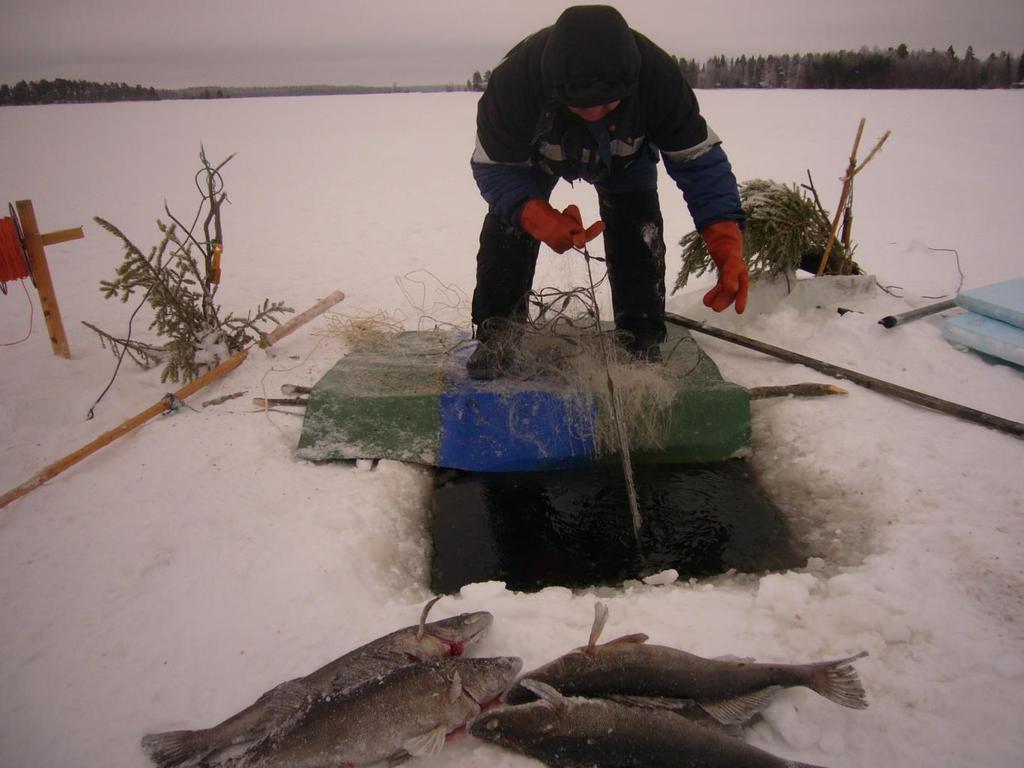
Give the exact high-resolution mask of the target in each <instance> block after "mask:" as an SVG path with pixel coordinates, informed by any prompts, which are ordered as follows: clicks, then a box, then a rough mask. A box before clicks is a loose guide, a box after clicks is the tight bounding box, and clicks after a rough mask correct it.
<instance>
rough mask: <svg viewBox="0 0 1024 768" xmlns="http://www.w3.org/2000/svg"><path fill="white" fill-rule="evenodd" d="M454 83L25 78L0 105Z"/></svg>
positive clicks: (4, 92)
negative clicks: (156, 83)
mask: <svg viewBox="0 0 1024 768" xmlns="http://www.w3.org/2000/svg"><path fill="white" fill-rule="evenodd" d="M458 90H462V88H461V87H459V86H453V85H416V86H398V85H393V86H390V87H387V86H363V85H293V86H256V87H228V86H197V87H193V88H159V89H158V88H145V87H143V86H141V85H134V86H132V85H127V84H125V83H93V82H89V81H87V80H65V79H64V78H60V77H58V78H57V79H56V80H33V81H32V82H25V81H24V80H22V81H20V82H18V83H16V84H15V85H13V86H11V85H7V84H6V83H5V84H3V85H0V106H10V105H19V104H76V103H86V102H101V101H160V100H161V99H232V98H235V99H239V98H255V97H261V96H336V95H341V94H353V93H409V92H413V91H416V92H433V91H458Z"/></svg>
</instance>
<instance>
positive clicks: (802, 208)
mask: <svg viewBox="0 0 1024 768" xmlns="http://www.w3.org/2000/svg"><path fill="white" fill-rule="evenodd" d="M809 177H810V174H808V178H809ZM804 189H805V190H806V189H807V188H806V187H804ZM810 191H811V195H812V197H813V199H811V198H809V197H808V194H807V193H806V192H805V191H802V190H801V188H800V187H798V186H797V185H796V184H793V185H786V184H781V183H779V182H776V181H771V180H767V179H752V180H751V181H748V182H745V183H743V184H741V185H740V188H739V192H740V203H741V205H742V207H743V212H744V214H745V215H746V219H747V221H746V227H745V230H744V236H743V255H744V259H745V260H746V262H747V268H748V269H749V271H750V274H751V276H752V277H756V276H759V275H763V274H768V275H773V276H774V275H779V274H784V273H787V272H791V271H794V270H796V269H798V268H800V267H801V265H802V263H804V261H805V260H806V259H808V258H810V257H812V256H814V255H816V256H817V257H818V259H819V260H820V258H821V255H822V254H823V253H824V252H825V246H826V244H827V243H828V241H829V234H830V231H831V220H830V217H829V215H828V212H827V211H826V210H825V209H824V207H823V206H822V205H821V201H820V200H819V199H818V195H817V192H816V191H815V190H814V189H813V181H812V182H811V188H810ZM680 245H681V246H682V249H683V253H682V256H683V264H682V267H681V268H680V270H679V275H678V277H677V278H676V282H675V285H674V286H673V289H672V291H673V293H674V292H675V291H678V290H679V289H680V288H683V287H684V286H685V285H686V283H687V282H688V280H689V278H690V277H691V276H696V277H699V276H701V275H703V274H704V273H705V272H707V271H708V270H709V269H711V268H712V267H713V263H712V261H711V257H710V255H709V254H708V250H707V246H706V245H705V243H704V239H703V238H702V237H701V236H700V233H698V232H690V233H689V234H687V235H685V236H684V237H683V238H682V240H680ZM852 250H853V249H852V248H851V249H849V252H850V253H852ZM848 255H849V254H848V253H847V250H846V249H844V248H843V247H842V245H841V244H836V245H835V246H834V249H833V253H832V254H831V257H830V259H829V265H830V266H832V265H835V268H836V271H835V272H834V273H835V274H838V269H839V266H840V265H841V264H842V262H843V260H845V259H846V258H847V257H848Z"/></svg>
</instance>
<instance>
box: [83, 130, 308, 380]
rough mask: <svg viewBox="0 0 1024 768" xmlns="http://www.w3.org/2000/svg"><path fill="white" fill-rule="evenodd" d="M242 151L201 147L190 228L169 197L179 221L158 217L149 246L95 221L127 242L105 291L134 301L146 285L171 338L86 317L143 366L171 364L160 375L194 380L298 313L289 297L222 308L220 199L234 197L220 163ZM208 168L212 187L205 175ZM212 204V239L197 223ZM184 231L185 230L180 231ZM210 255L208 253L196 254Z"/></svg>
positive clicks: (156, 317) (103, 284) (156, 320)
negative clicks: (238, 311)
mask: <svg viewBox="0 0 1024 768" xmlns="http://www.w3.org/2000/svg"><path fill="white" fill-rule="evenodd" d="M232 157H234V155H231V156H229V157H228V159H227V160H224V161H223V162H221V163H220V164H218V165H216V166H213V165H211V164H210V163H209V161H208V160H207V159H206V154H205V150H201V152H200V160H201V163H202V166H203V167H202V168H201V169H200V171H199V172H198V173H197V174H196V185H197V187H198V188H199V191H200V194H201V195H202V197H203V200H202V203H201V204H200V206H199V211H198V212H197V214H196V217H195V220H194V222H193V226H192V227H191V228H186V227H185V226H184V225H183V224H182V223H181V221H180V220H179V219H178V218H177V217H176V216H174V214H173V213H171V211H170V209H169V207H168V206H167V203H166V202H165V203H164V210H165V212H166V213H167V216H168V218H169V219H170V220H171V222H172V223H171V224H167V223H165V222H164V221H161V220H160V219H157V222H156V224H157V229H158V230H159V232H160V235H161V237H160V241H159V242H158V243H157V245H155V246H153V248H151V249H150V251H149V253H148V255H147V254H145V253H143V251H142V249H140V248H139V247H138V246H137V245H135V244H134V243H133V242H132V241H131V240H130V239H129V238H128V236H127V235H125V233H124V232H123V231H121V230H120V229H119V228H118V227H116V226H115V225H113V224H111V223H110V222H109V221H107V220H106V219H102V218H100V217H98V216H97V217H96V219H95V221H96V223H97V224H99V226H100V227H102V228H103V229H104V230H106V231H107V232H109V233H110V234H111V235H113V236H114V237H116V238H117V239H118V240H120V241H121V245H122V248H123V250H124V258H123V260H122V262H121V264H119V265H118V267H117V269H116V270H115V277H114V278H113V279H111V280H101V281H100V292H101V293H102V294H103V297H104V298H107V299H110V298H114V297H115V296H116V297H118V298H120V299H121V301H122V302H127V301H128V298H129V297H130V296H132V295H133V294H134V293H135V291H137V290H141V291H145V298H144V302H145V303H147V304H148V305H149V307H150V309H151V310H152V313H153V314H152V319H151V321H150V324H149V330H150V331H152V332H153V333H155V334H156V336H157V337H159V338H160V339H162V340H163V342H162V343H161V344H155V343H148V342H141V341H138V340H135V339H131V338H130V335H129V338H126V339H121V338H118V337H116V336H114V335H113V334H110V333H108V332H106V331H103V330H102V329H100V328H97V327H96V326H94V325H90V324H88V323H86V326H87V327H89V328H90V329H92V330H93V331H94V332H95V333H96V334H97V335H98V336H99V338H100V344H101V345H102V346H103V347H104V348H106V347H108V345H109V348H110V349H111V350H112V351H113V352H114V354H115V356H119V355H120V354H121V352H122V351H123V352H125V353H126V354H127V355H128V356H130V357H131V358H132V360H134V361H135V363H136V364H138V365H139V366H141V367H143V368H150V367H153V366H154V365H156V364H158V363H163V364H164V369H163V371H162V373H161V376H160V380H161V381H167V380H168V379H170V380H171V381H175V382H177V381H182V380H185V381H189V380H191V379H194V378H196V377H197V376H199V375H200V374H202V373H204V372H205V371H207V370H209V369H211V368H213V367H215V366H216V365H218V364H219V363H220V362H221V361H222V360H224V359H226V358H227V357H228V356H230V355H233V354H235V353H237V352H239V351H241V350H242V349H243V348H244V347H245V346H246V345H247V344H249V343H251V342H252V341H254V340H256V339H258V338H260V336H261V331H260V329H259V326H261V325H265V324H268V323H270V324H274V325H278V324H280V320H279V317H278V316H279V315H281V314H284V313H287V312H292V311H293V310H292V309H291V308H290V307H287V306H285V304H284V302H281V301H273V302H272V301H270V299H264V300H263V303H262V304H261V305H257V307H256V308H255V310H250V311H248V312H247V313H246V314H245V316H244V317H241V316H237V315H235V314H233V313H229V314H228V315H227V316H226V317H224V318H221V316H220V313H221V308H220V306H219V305H217V304H216V303H215V300H214V298H215V295H216V292H217V283H216V282H215V281H214V280H213V279H212V278H213V263H212V258H213V243H214V241H213V240H212V239H211V233H210V227H211V226H212V227H213V234H212V237H216V238H217V241H216V242H217V243H220V238H222V236H223V228H222V224H221V218H220V206H221V204H222V203H224V202H225V201H226V200H227V194H226V193H225V192H224V183H223V179H222V177H221V176H220V169H221V168H223V167H224V165H225V164H226V163H227V162H228V160H230V159H231V158H232ZM204 175H205V189H204V187H203V186H200V184H199V178H200V177H201V176H204ZM204 206H209V209H210V212H209V214H208V215H207V217H206V219H205V222H204V230H205V233H206V242H200V241H199V240H197V239H196V237H195V236H194V235H193V233H192V230H193V229H194V228H195V225H196V224H197V223H198V222H199V219H200V217H201V215H202V211H203V208H204ZM179 233H180V234H179ZM196 252H198V253H199V254H201V255H202V260H200V258H199V256H197V255H196Z"/></svg>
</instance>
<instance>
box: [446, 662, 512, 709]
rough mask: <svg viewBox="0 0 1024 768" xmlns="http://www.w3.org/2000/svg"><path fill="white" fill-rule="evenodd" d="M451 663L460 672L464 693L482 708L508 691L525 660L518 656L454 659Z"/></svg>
mask: <svg viewBox="0 0 1024 768" xmlns="http://www.w3.org/2000/svg"><path fill="white" fill-rule="evenodd" d="M449 663H451V664H453V665H454V666H456V668H457V670H458V673H459V678H460V680H461V683H462V690H463V693H465V694H466V695H468V696H469V697H470V698H472V699H473V700H474V701H475V702H476V703H477V704H479V705H480V706H481V707H483V706H485V705H486V704H488V703H489V702H492V701H494V700H495V699H497V698H498V697H499V696H500V695H501V694H502V693H504V692H505V691H506V690H508V687H509V686H510V685H512V683H513V682H514V681H515V679H516V676H517V675H518V674H519V671H520V670H521V669H522V668H523V660H522V659H520V658H519V657H517V656H496V657H492V658H479V659H453V660H452V661H451V662H449Z"/></svg>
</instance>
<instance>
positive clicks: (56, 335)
mask: <svg viewBox="0 0 1024 768" xmlns="http://www.w3.org/2000/svg"><path fill="white" fill-rule="evenodd" d="M15 205H16V206H17V209H18V219H19V220H20V222H21V230H22V237H23V238H24V243H25V251H26V252H27V253H28V259H29V264H30V265H31V267H32V279H33V281H34V282H35V286H36V290H37V291H38V292H39V304H40V305H41V306H42V308H43V317H44V318H45V319H46V330H47V331H48V332H49V334H50V345H51V346H52V347H53V354H55V355H59V356H60V357H66V358H70V357H71V350H70V349H69V348H68V337H67V334H66V333H65V332H64V321H63V320H62V319H61V316H60V306H59V305H58V304H57V292H56V291H55V290H54V288H53V278H52V277H51V276H50V265H49V264H48V263H47V261H46V250H45V247H46V246H47V245H56V244H57V243H64V242H67V241H68V240H79V239H81V238H83V237H85V233H84V232H83V231H82V228H81V227H75V228H74V229H62V230H59V231H57V232H49V233H47V234H45V235H43V234H40V232H39V224H38V222H37V221H36V212H35V209H34V208H33V207H32V201H31V200H19V201H18V202H17V203H15Z"/></svg>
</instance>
